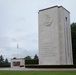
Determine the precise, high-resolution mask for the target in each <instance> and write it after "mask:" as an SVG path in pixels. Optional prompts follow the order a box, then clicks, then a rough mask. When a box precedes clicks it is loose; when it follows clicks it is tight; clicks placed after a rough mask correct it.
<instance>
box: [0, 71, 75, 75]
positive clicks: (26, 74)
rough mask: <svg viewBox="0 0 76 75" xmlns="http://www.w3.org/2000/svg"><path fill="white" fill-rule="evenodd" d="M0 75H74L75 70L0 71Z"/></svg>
mask: <svg viewBox="0 0 76 75" xmlns="http://www.w3.org/2000/svg"><path fill="white" fill-rule="evenodd" d="M0 75H76V72H32V71H0Z"/></svg>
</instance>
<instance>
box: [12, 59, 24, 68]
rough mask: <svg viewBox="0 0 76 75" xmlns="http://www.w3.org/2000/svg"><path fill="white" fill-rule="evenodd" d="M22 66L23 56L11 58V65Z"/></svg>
mask: <svg viewBox="0 0 76 75" xmlns="http://www.w3.org/2000/svg"><path fill="white" fill-rule="evenodd" d="M24 66H25V60H24V58H15V59H11V67H24Z"/></svg>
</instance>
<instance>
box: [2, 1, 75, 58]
mask: <svg viewBox="0 0 76 75" xmlns="http://www.w3.org/2000/svg"><path fill="white" fill-rule="evenodd" d="M55 5H58V6H63V7H65V8H66V9H67V10H69V11H70V23H72V22H76V17H75V16H76V10H75V8H76V0H0V55H3V56H4V57H5V58H8V59H11V58H13V57H25V56H27V55H31V56H34V55H35V54H38V11H39V10H41V9H44V8H48V7H52V6H55ZM17 45H18V48H17Z"/></svg>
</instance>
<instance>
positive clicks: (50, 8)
mask: <svg viewBox="0 0 76 75" xmlns="http://www.w3.org/2000/svg"><path fill="white" fill-rule="evenodd" d="M55 7H58V8H61V7H62V8H63V9H65V8H64V7H63V6H57V5H56V6H52V7H48V8H45V9H41V10H39V12H41V11H44V10H48V9H51V8H55ZM65 10H66V11H67V12H69V11H68V10H67V9H65ZM69 13H70V12H69Z"/></svg>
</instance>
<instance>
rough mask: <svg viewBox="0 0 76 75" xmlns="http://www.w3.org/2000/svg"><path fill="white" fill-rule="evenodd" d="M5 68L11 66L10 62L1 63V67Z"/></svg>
mask: <svg viewBox="0 0 76 75" xmlns="http://www.w3.org/2000/svg"><path fill="white" fill-rule="evenodd" d="M3 67H4V68H5V67H10V63H7V64H5V63H0V68H3Z"/></svg>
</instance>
